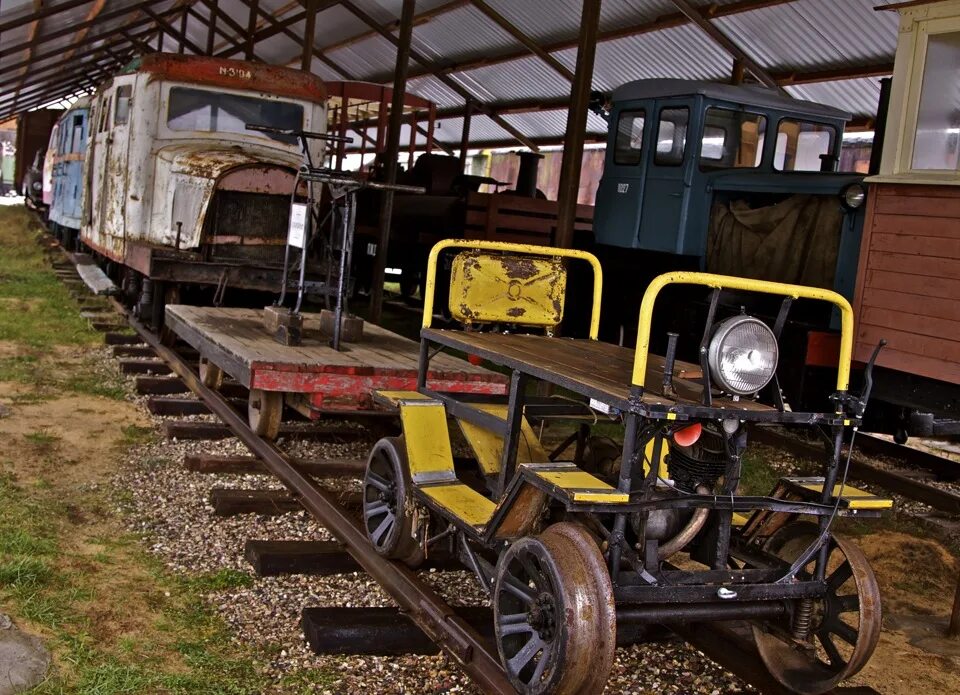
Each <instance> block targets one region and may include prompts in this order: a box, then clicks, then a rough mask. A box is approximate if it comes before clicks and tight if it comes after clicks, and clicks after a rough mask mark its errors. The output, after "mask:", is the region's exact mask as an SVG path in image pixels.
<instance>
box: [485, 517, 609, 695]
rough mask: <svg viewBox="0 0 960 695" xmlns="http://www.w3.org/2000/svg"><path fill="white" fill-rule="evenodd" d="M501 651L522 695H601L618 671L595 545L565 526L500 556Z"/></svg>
mask: <svg viewBox="0 0 960 695" xmlns="http://www.w3.org/2000/svg"><path fill="white" fill-rule="evenodd" d="M493 609H494V619H495V621H496V624H495V627H496V635H497V649H498V650H499V652H500V660H501V662H502V663H503V666H504V669H505V670H506V672H507V676H508V677H509V678H510V682H511V683H512V684H513V686H514V687H515V688H517V690H518V691H519V692H521V693H529V694H536V695H541V694H545V693H556V694H566V693H598V692H601V691H602V690H603V687H604V685H605V683H606V682H607V677H608V676H609V673H610V668H611V666H612V665H613V656H614V650H615V648H616V643H617V613H616V608H615V606H614V601H613V586H612V584H611V582H610V574H609V572H608V570H607V567H606V564H605V563H604V561H603V556H602V555H601V554H600V550H599V548H598V547H597V543H596V541H595V540H594V538H593V537H592V536H591V535H590V534H589V533H588V532H587V530H586V529H585V528H584V527H583V526H580V525H579V524H574V523H569V522H561V523H557V524H554V525H552V526H550V527H549V528H548V529H547V530H546V531H544V532H543V533H542V534H540V535H539V536H536V537H533V536H528V537H525V538H521V539H520V540H518V541H517V542H516V543H514V544H513V545H511V546H510V548H509V549H508V550H507V551H506V552H505V553H504V554H503V555H502V556H501V557H500V561H499V562H498V563H497V578H496V585H495V587H494V595H493Z"/></svg>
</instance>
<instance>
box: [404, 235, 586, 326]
mask: <svg viewBox="0 0 960 695" xmlns="http://www.w3.org/2000/svg"><path fill="white" fill-rule="evenodd" d="M449 248H462V249H477V250H479V251H484V250H485V251H507V252H511V253H526V254H530V255H535V256H545V257H547V258H556V257H558V256H559V257H561V258H578V259H580V260H583V261H586V262H587V263H589V264H590V266H591V267H592V268H593V308H592V310H591V313H590V339H591V340H596V339H597V334H598V332H599V331H600V296H601V294H602V290H603V269H601V268H600V261H598V260H597V257H596V256H594V255H593V254H592V253H587V252H586V251H577V250H576V249H560V248H554V247H553V246H533V245H532V244H509V243H506V242H503V241H479V240H476V239H444V240H443V241H438V242H437V243H436V244H434V246H433V248H432V249H430V257H429V259H428V260H427V286H426V290H425V296H424V298H423V327H424V328H430V326H431V324H432V323H433V296H434V292H435V290H436V285H437V258H439V256H440V252H441V251H443V250H444V249H449Z"/></svg>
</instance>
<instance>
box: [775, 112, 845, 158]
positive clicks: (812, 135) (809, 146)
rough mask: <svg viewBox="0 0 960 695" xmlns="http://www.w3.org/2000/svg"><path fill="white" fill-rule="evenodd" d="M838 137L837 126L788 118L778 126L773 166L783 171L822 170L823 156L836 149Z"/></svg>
mask: <svg viewBox="0 0 960 695" xmlns="http://www.w3.org/2000/svg"><path fill="white" fill-rule="evenodd" d="M836 139H837V129H836V128H834V127H833V126H829V125H825V124H823V123H812V122H810V121H795V120H793V119H789V118H785V119H783V120H782V121H780V124H779V125H778V126H777V147H776V149H775V150H774V154H773V166H774V168H775V169H778V170H780V171H822V167H823V159H822V157H823V156H824V155H830V154H832V153H833V145H834V142H835V141H836Z"/></svg>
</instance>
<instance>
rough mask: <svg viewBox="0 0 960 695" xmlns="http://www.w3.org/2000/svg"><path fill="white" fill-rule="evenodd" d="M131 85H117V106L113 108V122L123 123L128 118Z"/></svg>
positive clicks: (116, 123)
mask: <svg viewBox="0 0 960 695" xmlns="http://www.w3.org/2000/svg"><path fill="white" fill-rule="evenodd" d="M132 91H133V85H129V84H125V85H121V86H119V87H117V106H116V108H114V110H113V124H114V125H125V124H126V123H127V121H129V120H130V94H131V93H132Z"/></svg>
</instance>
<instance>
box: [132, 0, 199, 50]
mask: <svg viewBox="0 0 960 695" xmlns="http://www.w3.org/2000/svg"><path fill="white" fill-rule="evenodd" d="M178 9H180V10H181V11H182V10H183V8H178ZM143 13H144V14H145V15H147V16H148V17H150V18H151V19H152V20H153V21H154V22H156V24H157V26H158V27H160V29H161V31H163V33H165V34H169V35H170V36H172V37H173V38H175V39H177V40H178V41H182V42H183V45H184V46H186V47H187V48H189V49H190V51H191V52H192V53H195V54H196V55H199V56H202V55H203V54H204V51H203V49H202V48H200V47H199V46H198V45H197V44H195V43H194V42H193V41H191V40H190V39H189V38H187V36H186V35H184V34H183V33H181V32H180V30H179V29H176V28H175V27H174V26H173V25H172V24H170V22H168V21H167V20H166V19H164V18H163V17H162V16H160V15H158V14H157V13H156V12H154V11H153V10H151V9H150V8H149V7H144V8H143Z"/></svg>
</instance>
